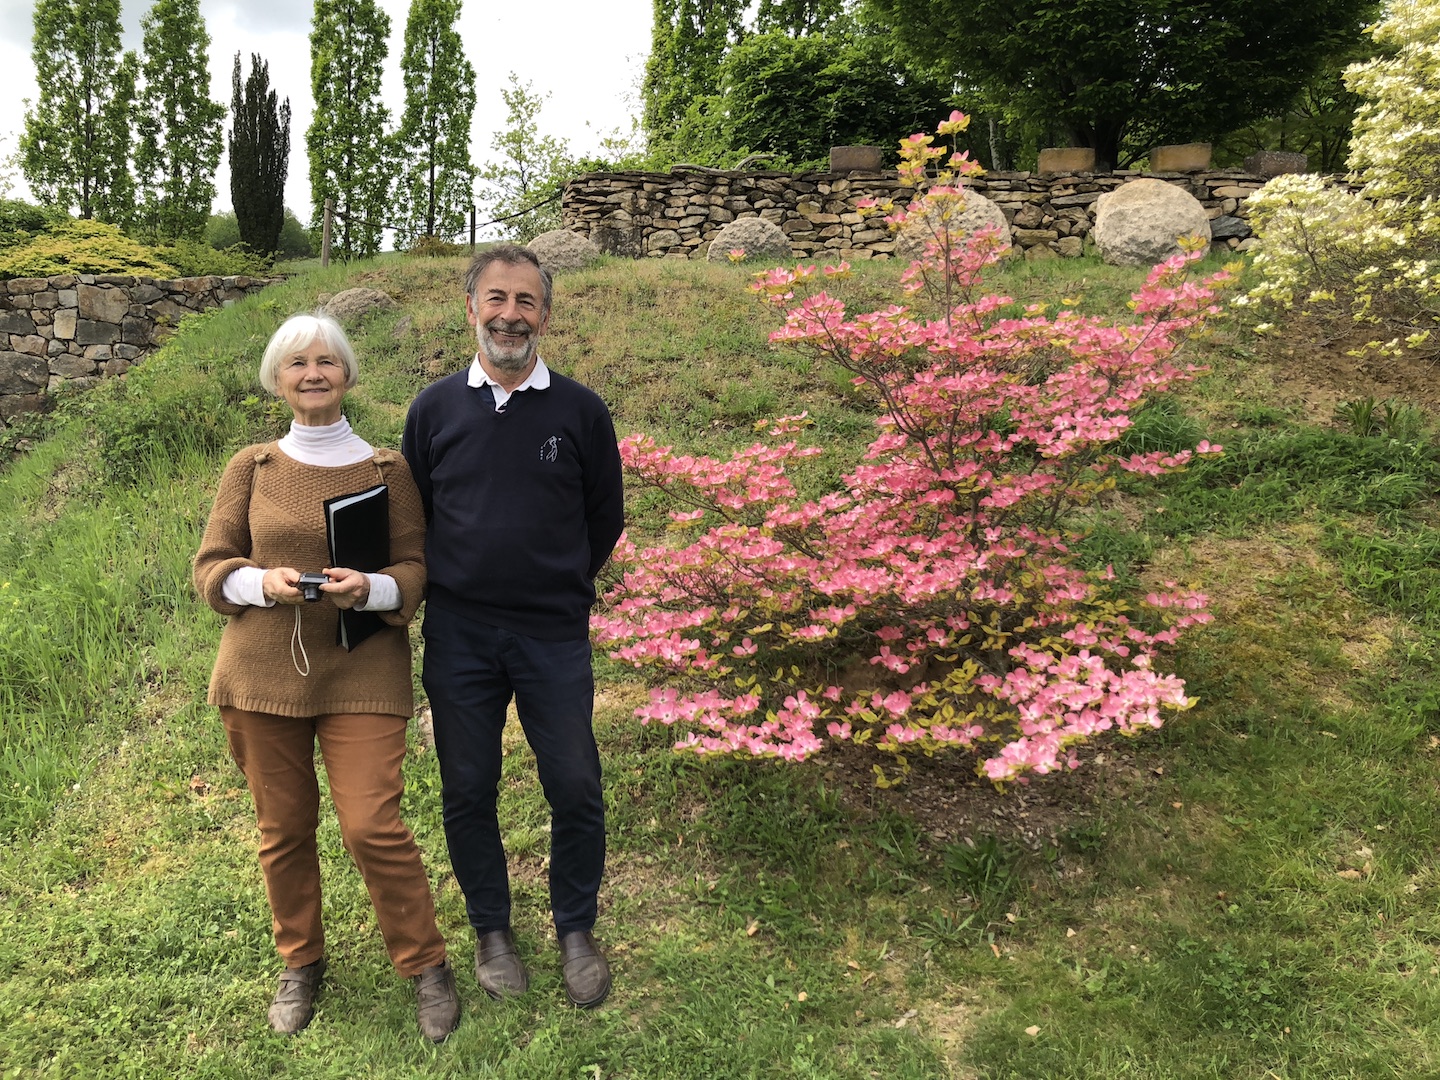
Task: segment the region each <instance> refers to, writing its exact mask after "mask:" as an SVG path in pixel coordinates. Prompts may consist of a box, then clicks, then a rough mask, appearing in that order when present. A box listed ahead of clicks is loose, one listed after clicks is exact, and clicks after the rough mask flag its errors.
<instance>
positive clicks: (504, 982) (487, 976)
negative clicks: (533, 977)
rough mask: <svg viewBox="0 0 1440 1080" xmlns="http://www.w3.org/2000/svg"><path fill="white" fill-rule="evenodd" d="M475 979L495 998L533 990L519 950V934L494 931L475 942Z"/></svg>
mask: <svg viewBox="0 0 1440 1080" xmlns="http://www.w3.org/2000/svg"><path fill="white" fill-rule="evenodd" d="M475 981H476V982H478V983H479V984H480V989H481V990H484V991H485V993H487V994H489V995H490V996H491V997H492V998H502V997H514V996H516V995H518V994H523V993H525V991H526V990H529V989H530V973H529V972H528V971H526V970H525V965H524V964H523V963H521V962H520V954H519V953H518V952H516V951H515V935H514V934H512V933H511V932H510V931H509V930H491V931H490V932H489V933H488V934H481V935H480V940H479V941H477V942H475Z"/></svg>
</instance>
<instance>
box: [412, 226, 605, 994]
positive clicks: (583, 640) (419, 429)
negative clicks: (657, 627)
mask: <svg viewBox="0 0 1440 1080" xmlns="http://www.w3.org/2000/svg"><path fill="white" fill-rule="evenodd" d="M465 292H466V296H465V315H466V318H467V320H468V321H469V322H470V325H471V326H473V327H475V335H476V339H477V341H478V342H479V346H480V348H479V351H478V352H476V354H475V358H474V360H473V361H472V362H471V364H470V367H469V369H468V370H467V371H462V372H457V373H456V374H453V375H449V376H447V377H445V378H443V379H441V380H439V381H438V382H436V383H434V384H432V385H431V386H429V387H427V388H426V389H425V390H423V391H422V392H421V393H420V395H419V396H418V397H417V398H416V399H415V402H414V404H412V405H411V407H410V413H409V416H408V417H407V418H406V421H405V436H404V440H403V442H402V445H401V452H402V453H403V454H404V455H405V459H406V461H407V462H408V463H409V465H410V470H411V472H412V474H413V475H414V477H415V483H416V486H417V487H418V488H419V489H420V495H421V498H422V500H423V501H424V504H425V517H426V522H427V526H428V532H427V535H426V543H425V557H426V564H427V567H428V572H429V590H428V601H427V603H426V610H425V622H424V627H423V634H424V638H425V664H424V670H423V681H424V684H425V690H426V693H427V694H428V695H429V698H430V708H431V712H432V715H433V717H434V722H435V750H436V754H437V756H438V757H439V761H440V775H441V779H442V782H443V791H442V798H443V802H444V808H445V838H446V842H447V844H448V845H449V848H450V861H451V863H452V865H453V866H454V869H455V878H456V880H457V881H458V882H459V883H460V888H461V890H462V891H463V892H464V893H465V907H466V914H467V916H468V918H469V922H470V925H471V926H472V927H474V929H475V934H476V939H477V940H476V946H475V977H476V979H477V981H478V982H479V984H480V986H481V988H482V989H483V990H484V991H485V992H486V993H487V994H489V995H490V996H491V997H495V998H499V997H503V996H509V995H515V994H522V993H524V992H525V991H526V989H528V987H529V974H528V972H527V971H526V968H525V964H524V962H523V961H522V960H521V958H520V956H519V953H518V951H517V949H516V946H515V938H514V935H513V934H512V932H511V926H510V884H509V876H508V874H507V871H506V865H505V848H504V845H503V844H502V842H501V838H500V825H499V819H498V815H497V813H496V807H495V802H496V793H497V788H498V786H499V782H500V767H501V757H502V755H501V747H500V735H501V731H502V730H503V729H504V726H505V710H506V707H507V706H508V705H509V703H510V700H511V698H512V697H513V698H514V700H515V707H516V712H517V713H518V715H519V718H520V725H521V727H522V729H523V730H524V732H525V738H526V740H527V741H528V742H529V744H530V747H531V749H533V750H534V752H535V758H536V763H537V766H538V771H539V775H540V784H541V787H542V788H543V789H544V792H545V798H546V800H547V801H548V802H549V804H550V814H551V827H550V905H551V913H552V916H553V918H554V923H555V931H556V934H557V935H558V937H559V944H560V961H561V973H562V977H563V979H564V983H565V992H566V995H567V996H568V997H569V999H570V1001H571V1002H572V1003H573V1004H575V1005H578V1006H580V1007H581V1008H591V1007H593V1006H595V1005H598V1004H600V1002H602V1001H603V1000H604V999H605V996H606V994H608V993H609V991H610V971H609V967H608V965H607V964H606V962H605V957H604V956H603V955H602V954H601V952H600V950H599V948H598V947H597V946H596V944H595V939H594V936H593V935H592V933H591V931H592V929H593V927H594V925H595V917H596V903H597V897H598V894H599V891H600V880H601V877H602V875H603V872H604V867H605V807H604V800H603V797H602V793H601V786H600V756H599V752H598V750H597V748H596V745H595V736H594V734H593V732H592V730H591V716H592V711H593V705H594V677H593V675H592V673H591V668H590V636H589V616H590V608H591V606H592V605H593V604H594V602H595V584H594V582H595V575H596V573H597V572H598V571H599V570H600V567H601V566H602V565H603V564H604V562H605V560H606V559H607V558H609V556H610V552H611V550H612V549H613V548H614V546H615V542H616V541H617V540H618V539H619V537H620V533H621V530H622V529H623V528H624V498H623V491H622V487H621V477H620V454H619V450H618V449H617V447H616V442H615V428H614V425H613V424H612V423H611V420H610V413H609V410H607V409H606V407H605V403H604V402H602V401H601V400H600V398H599V397H598V396H597V395H596V394H594V393H592V392H591V391H590V390H588V389H586V388H585V387H583V386H581V385H580V384H579V383H577V382H575V381H573V380H571V379H567V378H566V377H565V376H563V375H560V374H558V373H556V372H553V371H551V370H550V369H549V368H548V367H546V365H545V362H544V361H543V360H541V359H540V356H539V354H538V352H537V351H536V350H537V345H538V341H539V338H540V337H541V335H542V334H544V332H545V329H546V326H547V325H548V322H549V317H550V299H551V282H550V275H549V274H548V273H547V272H546V271H545V270H544V269H543V268H542V267H541V266H540V263H539V261H538V260H537V259H536V258H535V256H534V254H532V253H531V252H530V251H527V250H526V249H525V248H522V247H517V246H515V245H513V244H501V245H498V246H496V247H493V248H490V249H488V250H486V251H483V252H481V253H480V254H479V255H477V256H476V257H475V259H474V261H473V262H472V263H471V265H470V269H469V271H468V272H467V274H466V276H465Z"/></svg>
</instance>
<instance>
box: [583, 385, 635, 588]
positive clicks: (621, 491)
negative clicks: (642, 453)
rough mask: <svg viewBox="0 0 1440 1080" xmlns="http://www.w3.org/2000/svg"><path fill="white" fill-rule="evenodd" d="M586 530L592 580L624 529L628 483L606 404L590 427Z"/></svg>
mask: <svg viewBox="0 0 1440 1080" xmlns="http://www.w3.org/2000/svg"><path fill="white" fill-rule="evenodd" d="M584 488H585V530H586V533H587V534H588V536H589V540H590V569H589V575H590V579H591V580H592V581H593V580H594V579H595V575H596V574H598V573H599V572H600V568H601V567H602V566H604V565H605V560H606V559H608V558H610V553H611V552H612V551H614V550H615V542H616V541H617V540H619V539H620V534H621V533H622V532H623V531H624V530H625V487H624V480H623V471H622V469H621V465H620V447H619V445H618V444H617V442H616V440H615V425H614V423H613V422H612V421H611V420H610V412H609V410H607V409H606V408H605V407H604V405H603V404H602V405H601V406H600V414H599V415H598V416H597V417H596V418H595V423H594V424H593V425H592V426H591V428H590V448H589V453H588V454H587V455H586V457H585V477H584Z"/></svg>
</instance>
